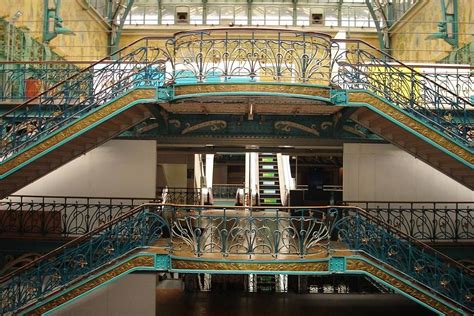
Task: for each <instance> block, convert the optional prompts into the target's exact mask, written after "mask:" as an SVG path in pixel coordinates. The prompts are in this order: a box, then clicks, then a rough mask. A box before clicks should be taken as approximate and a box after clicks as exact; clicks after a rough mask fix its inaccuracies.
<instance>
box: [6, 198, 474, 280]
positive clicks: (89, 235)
mask: <svg viewBox="0 0 474 316" xmlns="http://www.w3.org/2000/svg"><path fill="white" fill-rule="evenodd" d="M147 206H150V207H161V208H164V207H173V208H180V209H186V208H188V209H190V210H193V209H198V210H200V211H203V210H206V209H209V210H215V209H216V207H215V206H212V205H199V206H196V205H180V204H159V203H145V204H142V205H140V206H137V207H136V208H134V209H132V210H130V211H129V212H127V213H125V214H122V215H121V216H119V217H117V218H115V219H113V220H111V221H109V222H107V223H106V224H104V225H102V226H100V227H98V228H96V229H94V230H92V231H91V232H89V233H87V234H85V235H83V236H80V237H77V238H76V239H74V240H72V241H70V242H68V243H66V244H65V245H63V246H61V247H59V248H57V249H55V250H53V251H51V252H50V253H48V254H45V255H43V256H41V257H40V258H38V259H36V260H34V261H31V262H29V263H28V264H26V265H25V266H23V267H21V268H19V269H18V270H15V271H13V272H11V273H9V274H7V275H5V276H2V277H0V283H3V282H5V281H6V280H8V279H9V278H11V277H13V276H14V275H17V274H19V273H21V272H22V271H25V270H27V269H28V268H30V267H32V266H34V265H36V264H37V263H38V262H42V261H44V260H46V259H48V258H51V257H52V256H54V255H55V254H57V253H59V252H61V251H62V250H64V249H66V248H68V247H70V246H73V245H77V244H78V243H80V242H81V241H83V240H86V239H88V238H90V237H91V236H93V235H95V234H96V233H97V232H100V231H101V230H105V229H107V228H108V227H110V226H112V225H114V224H115V223H117V222H119V221H121V220H123V219H125V218H127V217H130V216H132V215H134V214H136V213H137V212H139V211H140V210H141V209H142V208H144V207H147ZM220 208H221V209H223V210H224V209H225V210H234V209H235V210H249V211H252V212H253V211H260V210H261V211H264V210H266V209H268V207H263V206H253V207H248V206H232V207H220ZM272 208H274V207H272ZM278 209H280V210H281V209H282V210H287V211H291V210H295V211H296V210H302V211H313V210H328V211H330V210H337V209H340V210H355V211H357V212H358V213H360V214H362V215H364V217H366V218H369V219H370V220H373V221H374V222H376V223H377V224H378V225H380V226H382V227H384V228H386V229H388V230H389V231H391V232H393V233H395V234H396V235H399V236H401V237H403V238H404V239H406V240H409V241H410V242H412V243H414V244H416V245H418V246H420V247H421V248H423V249H426V250H427V251H429V252H432V253H434V254H436V256H439V257H441V258H443V259H444V260H446V261H448V262H449V263H450V264H452V265H454V266H456V267H458V268H459V269H462V270H463V271H466V272H469V273H474V270H471V269H468V268H466V267H465V266H463V265H462V264H460V263H459V262H457V261H455V260H453V259H451V258H450V257H448V256H446V255H445V254H443V253H442V252H440V251H438V250H436V249H434V248H432V247H430V246H429V245H427V244H425V243H423V242H420V241H418V240H417V239H415V238H413V237H411V236H409V235H407V234H405V233H403V232H402V231H400V230H399V229H397V228H396V227H393V226H392V225H390V224H388V223H386V222H383V221H381V220H380V219H379V218H377V217H375V216H373V215H371V214H369V213H368V212H367V211H365V210H364V209H362V208H360V207H357V206H310V207H297V206H285V207H278Z"/></svg>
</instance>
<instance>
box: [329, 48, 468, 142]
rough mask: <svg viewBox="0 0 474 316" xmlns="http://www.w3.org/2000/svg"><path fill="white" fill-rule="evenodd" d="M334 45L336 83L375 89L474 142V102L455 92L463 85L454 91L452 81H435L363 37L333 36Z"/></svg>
mask: <svg viewBox="0 0 474 316" xmlns="http://www.w3.org/2000/svg"><path fill="white" fill-rule="evenodd" d="M333 45H334V50H335V51H337V53H335V56H334V67H333V69H332V70H333V78H332V82H333V84H335V85H337V86H338V87H340V88H343V89H354V90H364V91H366V90H368V91H371V92H373V93H375V94H376V95H378V96H380V97H382V98H384V99H386V100H388V101H390V102H392V103H393V104H395V105H396V106H397V107H399V108H400V109H403V110H405V111H406V112H407V113H409V114H410V115H412V116H414V117H417V118H418V119H420V120H422V121H423V122H425V123H426V124H428V125H430V126H431V127H433V128H434V129H436V130H438V131H440V132H442V133H444V134H445V135H447V136H449V137H451V138H452V139H453V140H455V141H457V142H459V143H460V144H464V145H466V146H472V137H473V135H472V133H474V131H472V130H473V125H472V119H473V115H472V114H471V112H472V110H474V106H473V104H472V102H471V101H469V99H466V98H463V97H462V96H460V95H457V94H456V93H455V92H459V91H460V88H458V87H456V89H455V90H454V92H453V91H451V90H449V88H450V86H449V85H446V84H443V85H440V83H442V82H440V81H438V83H437V82H436V81H432V80H431V78H430V77H429V76H425V75H423V74H421V73H419V72H417V71H415V70H414V69H413V68H411V67H408V66H406V65H404V64H403V63H401V62H398V61H396V60H394V59H392V58H391V57H390V56H388V55H383V53H382V52H380V51H378V50H377V49H375V48H373V47H371V46H370V45H368V44H366V43H364V42H362V41H356V40H354V41H344V40H333ZM346 45H347V47H346ZM381 54H382V55H381ZM453 76H454V75H453ZM459 81H460V82H463V81H466V80H464V79H462V78H460V79H459ZM461 90H466V89H461Z"/></svg>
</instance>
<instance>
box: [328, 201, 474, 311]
mask: <svg viewBox="0 0 474 316" xmlns="http://www.w3.org/2000/svg"><path fill="white" fill-rule="evenodd" d="M340 211H341V216H340V219H339V220H338V221H337V222H336V223H335V224H334V226H333V232H334V233H336V234H337V236H338V239H339V240H340V241H342V242H344V243H345V244H347V245H348V246H349V248H350V249H354V250H358V251H362V252H364V253H366V254H367V255H368V256H370V257H373V258H375V259H377V260H379V261H380V262H382V263H384V264H387V265H389V266H390V267H392V268H394V269H396V270H398V271H400V272H402V273H403V274H405V275H406V276H408V277H410V278H412V279H413V280H415V281H417V282H419V283H421V284H423V285H424V286H426V287H428V288H430V289H432V290H433V291H436V292H438V293H440V294H442V295H444V296H446V297H449V298H450V299H452V300H454V301H456V302H459V303H460V304H461V305H463V306H467V307H469V308H470V309H473V308H474V302H473V301H472V298H473V295H474V276H473V271H472V270H469V269H467V268H465V267H463V266H461V265H460V264H458V263H457V262H455V261H452V260H450V259H449V258H447V257H445V256H444V255H443V254H441V253H439V252H437V251H435V250H433V249H432V248H429V247H428V246H426V245H424V244H422V243H420V242H418V241H416V240H415V239H413V238H411V237H409V236H407V235H404V234H403V233H402V232H400V231H398V230H397V229H396V228H394V227H393V226H390V225H388V224H386V223H384V222H382V221H380V220H379V219H377V218H376V217H373V216H371V215H369V214H368V213H366V212H364V211H362V210H361V209H357V208H352V209H351V208H347V209H340Z"/></svg>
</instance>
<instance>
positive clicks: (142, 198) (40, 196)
mask: <svg viewBox="0 0 474 316" xmlns="http://www.w3.org/2000/svg"><path fill="white" fill-rule="evenodd" d="M12 197H15V198H40V199H82V200H86V199H88V200H154V199H156V197H126V196H125V197H122V196H120V197H117V196H112V197H111V196H81V195H67V196H66V195H28V194H12V195H9V196H6V197H5V198H4V199H3V200H8V199H10V198H12ZM0 201H2V200H0Z"/></svg>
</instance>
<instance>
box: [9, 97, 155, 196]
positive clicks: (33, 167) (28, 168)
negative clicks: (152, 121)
mask: <svg viewBox="0 0 474 316" xmlns="http://www.w3.org/2000/svg"><path fill="white" fill-rule="evenodd" d="M156 102H157V100H156V89H154V88H152V89H150V88H148V89H147V88H140V89H134V90H132V91H130V92H128V93H127V94H125V95H124V96H121V97H120V98H118V99H116V100H113V101H111V102H109V103H107V104H105V105H103V106H101V107H99V108H97V109H96V110H94V111H91V112H90V113H88V114H86V115H85V116H83V117H80V118H77V119H76V120H74V121H73V122H71V123H70V124H68V125H66V126H65V127H63V128H61V129H58V130H57V131H54V132H53V133H50V134H49V135H47V137H45V138H43V139H41V140H39V141H38V142H35V143H34V144H32V145H30V146H28V147H27V148H25V149H24V150H23V151H22V152H20V153H19V154H17V155H15V156H13V157H11V158H10V159H8V160H6V161H4V162H3V163H1V164H0V187H1V188H2V189H1V190H0V197H2V196H6V195H9V194H11V193H13V192H15V191H17V190H19V189H20V188H21V187H23V186H25V185H27V184H29V183H31V182H33V181H34V180H36V179H38V178H40V177H42V176H44V175H46V174H48V173H49V172H51V171H53V170H55V169H57V168H58V167H60V166H62V165H64V164H65V163H67V162H69V161H71V160H72V159H74V158H76V157H78V156H80V155H82V154H84V153H86V152H88V151H90V150H92V149H93V148H95V147H97V146H99V145H101V144H102V143H104V142H106V141H107V140H109V139H111V138H113V137H115V136H116V135H118V134H120V133H121V132H123V131H125V130H127V129H129V128H130V127H132V126H134V125H136V124H137V123H139V122H141V121H143V120H145V119H146V118H148V117H150V116H151V115H152V114H151V112H150V111H149V110H148V109H146V108H145V104H147V103H156ZM132 111H135V112H134V113H132ZM128 115H133V118H130V117H128ZM114 119H116V120H117V121H118V122H114ZM123 119H124V120H125V122H123V121H121V120H123ZM101 128H102V131H100V129H101ZM97 131H99V132H98V133H99V135H98V136H99V137H97V139H94V136H97V135H93V134H94V132H97ZM91 136H92V138H91ZM84 140H85V142H84ZM68 146H69V147H71V148H68ZM60 151H67V155H66V154H64V155H60V157H54V158H52V156H53V155H54V154H55V153H56V152H58V153H59V152H60ZM52 160H54V161H55V160H57V161H56V162H51V161H52ZM45 165H46V166H47V167H46V168H45ZM38 166H42V167H41V168H39V167H38ZM22 172H23V173H26V174H28V176H24V175H23V174H22Z"/></svg>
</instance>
